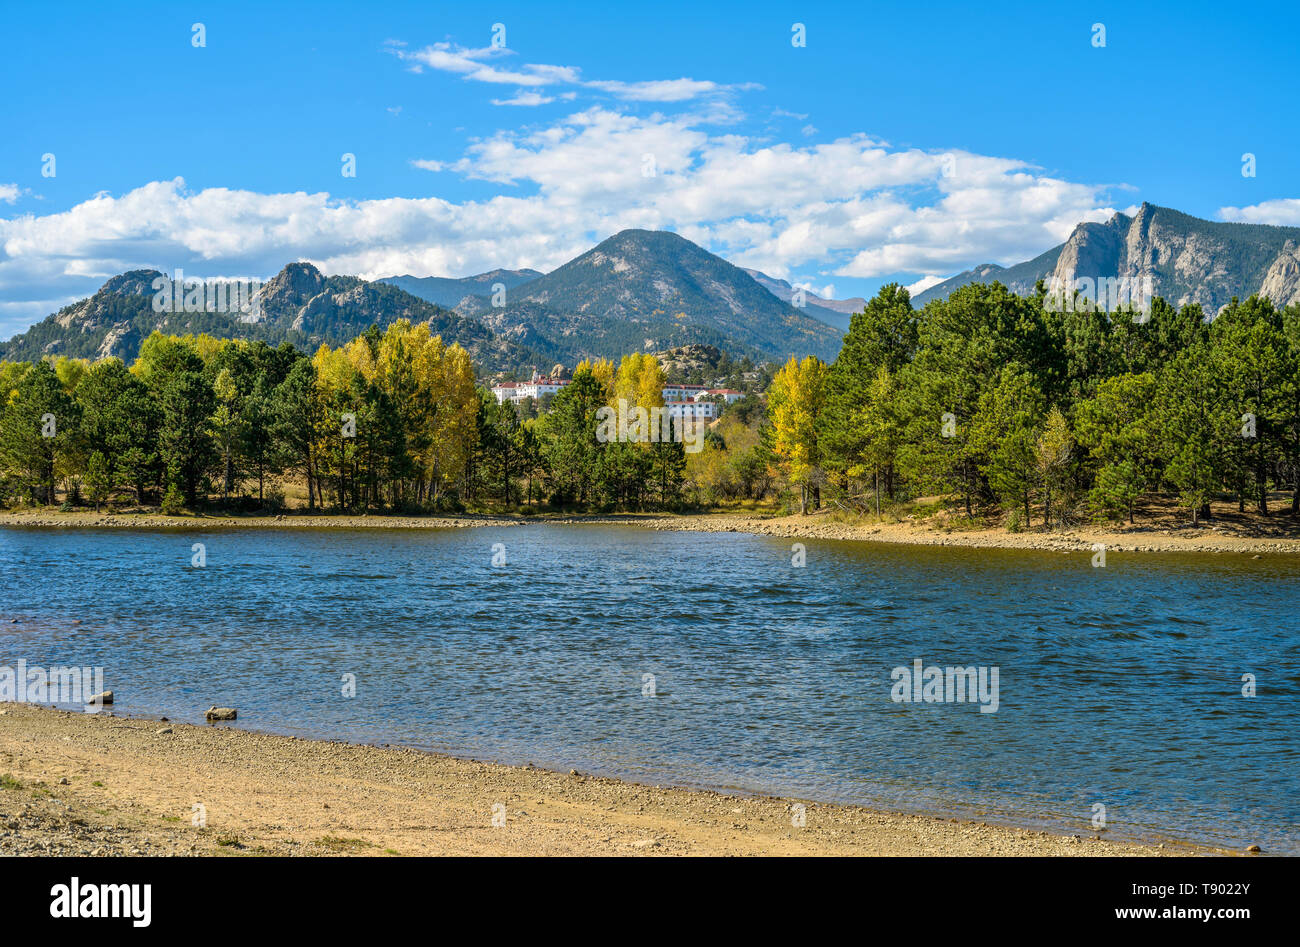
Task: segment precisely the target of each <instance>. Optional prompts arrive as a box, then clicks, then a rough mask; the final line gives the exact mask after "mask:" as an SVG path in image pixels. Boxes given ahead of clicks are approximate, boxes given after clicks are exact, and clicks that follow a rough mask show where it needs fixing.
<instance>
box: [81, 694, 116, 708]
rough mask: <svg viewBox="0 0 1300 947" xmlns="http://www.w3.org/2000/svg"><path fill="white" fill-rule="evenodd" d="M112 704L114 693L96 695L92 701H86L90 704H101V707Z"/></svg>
mask: <svg viewBox="0 0 1300 947" xmlns="http://www.w3.org/2000/svg"><path fill="white" fill-rule="evenodd" d="M112 702H113V692H112V691H104V692H103V693H102V694H96V695H95V696H94V697H92V698H90V700H88V701H86V703H88V704H99V705H101V706H102V705H104V704H111V703H112Z"/></svg>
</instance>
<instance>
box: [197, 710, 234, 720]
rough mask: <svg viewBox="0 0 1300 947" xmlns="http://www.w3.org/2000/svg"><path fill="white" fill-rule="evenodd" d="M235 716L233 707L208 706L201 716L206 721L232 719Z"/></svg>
mask: <svg viewBox="0 0 1300 947" xmlns="http://www.w3.org/2000/svg"><path fill="white" fill-rule="evenodd" d="M235 716H236V713H235V708H234V707H209V708H208V712H207V713H206V714H204V715H203V718H204V719H205V720H208V721H214V720H234V719H235Z"/></svg>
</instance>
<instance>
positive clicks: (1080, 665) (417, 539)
mask: <svg viewBox="0 0 1300 947" xmlns="http://www.w3.org/2000/svg"><path fill="white" fill-rule="evenodd" d="M195 542H202V543H204V544H205V546H206V555H207V566H206V568H202V569H197V568H193V567H192V566H191V564H190V563H191V555H192V553H191V544H192V543H195ZM498 542H500V543H504V544H505V556H506V559H507V562H506V565H505V566H504V567H501V568H493V567H492V565H491V559H492V548H491V547H492V545H493V544H494V543H498ZM805 543H806V544H807V547H808V563H807V566H806V568H801V569H800V568H792V567H791V564H790V560H791V550H790V541H789V540H785V541H782V540H777V539H771V538H767V537H756V536H748V535H744V534H734V533H710V534H701V533H674V532H652V531H646V530H638V529H634V528H623V527H606V526H591V527H581V526H562V527H561V526H550V527H548V526H543V525H538V526H525V527H511V528H491V527H489V528H481V529H464V530H423V529H421V530H398V529H392V530H383V529H376V530H348V531H344V530H329V531H325V530H322V531H304V530H283V531H267V530H242V531H235V530H230V531H211V532H202V531H186V532H181V531H130V530H123V529H111V530H102V531H94V530H76V531H73V530H66V531H65V530H58V531H54V530H49V531H35V530H32V531H28V530H15V529H8V530H0V588H3V592H2V593H0V596H2V597H0V615H3V621H4V623H3V624H0V665H9V666H13V665H14V664H15V663H16V661H17V660H18V659H20V658H22V659H25V660H26V661H27V662H28V664H29V665H40V666H51V665H63V664H70V665H78V666H83V665H102V666H103V667H104V668H105V673H106V686H108V687H109V688H111V689H112V690H113V691H114V692H115V694H116V701H117V703H116V705H115V707H114V710H115V711H116V712H119V713H165V714H167V715H168V716H171V717H173V718H176V719H183V720H198V719H201V715H202V711H203V710H204V709H206V708H207V707H208V706H209V705H211V704H214V703H215V704H222V705H230V706H234V707H238V708H239V725H241V726H246V727H250V728H254V729H262V730H270V731H279V732H286V733H297V734H301V735H307V736H325V737H331V738H336V739H345V740H353V741H364V742H372V743H392V744H403V745H411V746H418V747H423V748H428V749H434V750H441V751H447V752H451V753H454V754H457V755H462V756H471V757H475V758H480V759H496V760H501V761H505V762H532V763H535V764H537V765H540V766H547V767H552V768H559V769H567V768H569V767H576V768H578V769H581V770H584V771H591V772H598V773H604V774H608V775H614V776H621V777H625V778H631V779H636V780H639V781H645V782H651V783H660V784H680V785H693V786H707V787H718V788H731V789H740V790H746V791H754V792H763V793H772V794H779V795H791V796H796V797H800V798H808V799H818V800H838V801H848V802H857V803H863V804H868V805H872V804H874V805H883V806H886V807H889V808H895V809H903V810H916V811H937V812H943V813H951V814H981V815H986V816H988V817H991V818H993V819H995V820H1001V821H1011V822H1016V823H1031V824H1045V825H1048V826H1051V827H1054V828H1062V827H1069V828H1072V829H1073V830H1084V829H1086V828H1087V827H1088V824H1089V820H1090V819H1091V817H1092V807H1093V804H1094V803H1102V804H1103V805H1105V806H1106V815H1107V820H1108V824H1109V830H1108V831H1110V832H1111V833H1112V834H1115V835H1123V836H1136V837H1146V836H1151V835H1168V836H1174V837H1179V838H1187V839H1192V840H1196V841H1202V842H1208V843H1213V844H1223V845H1231V846H1240V845H1245V844H1249V843H1250V842H1258V843H1259V844H1261V845H1262V846H1263V847H1264V848H1265V850H1267V851H1273V852H1289V853H1292V854H1300V827H1298V826H1300V648H1298V644H1300V560H1298V559H1296V558H1291V557H1265V558H1263V559H1259V560H1252V559H1250V558H1249V557H1246V556H1210V555H1204V556H1202V555H1154V554H1142V555H1136V554H1130V555H1124V554H1119V553H1110V554H1108V557H1107V565H1106V568H1101V569H1098V568H1092V567H1091V554H1090V553H1072V554H1068V555H1066V554H1061V553H1042V552H1039V553H1030V552H1021V551H1011V550H959V549H954V548H934V547H930V548H908V547H901V546H888V545H875V544H860V543H848V542H824V541H818V540H805ZM13 617H17V618H18V619H19V623H18V624H10V622H9V620H10V619H11V618H13ZM74 622H79V623H74ZM916 658H921V659H922V660H923V661H924V662H925V664H926V665H930V664H934V665H940V666H946V665H964V666H969V665H986V666H997V667H998V668H999V708H998V711H997V712H996V713H987V714H982V713H979V712H978V708H977V706H976V705H974V704H969V703H966V704H956V703H953V704H942V703H931V704H924V703H920V704H903V703H896V702H894V701H892V700H891V698H890V688H891V681H890V671H891V669H893V668H894V667H897V666H910V665H911V663H912V661H913V660H914V659H916ZM1246 673H1250V674H1254V675H1255V676H1256V678H1257V680H1258V696H1256V697H1255V698H1253V699H1249V698H1246V697H1243V696H1242V695H1241V687H1242V675H1243V674H1246ZM345 674H355V675H356V681H357V685H356V686H357V696H356V697H355V698H353V699H345V698H344V697H342V696H341V688H342V679H343V676H344V675H345ZM647 674H652V675H654V685H655V692H656V696H654V697H647V696H644V695H643V693H642V690H643V682H644V681H645V678H644V675H647Z"/></svg>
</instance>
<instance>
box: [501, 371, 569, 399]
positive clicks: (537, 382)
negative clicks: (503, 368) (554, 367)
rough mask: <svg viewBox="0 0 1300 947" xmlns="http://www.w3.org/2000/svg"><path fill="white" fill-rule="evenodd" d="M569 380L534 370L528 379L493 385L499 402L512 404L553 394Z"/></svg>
mask: <svg viewBox="0 0 1300 947" xmlns="http://www.w3.org/2000/svg"><path fill="white" fill-rule="evenodd" d="M569 381H570V379H568V378H547V377H546V376H545V375H539V374H537V372H533V377H532V378H530V379H529V380H528V381H504V382H502V383H501V384H499V385H493V386H492V394H494V395H496V396H497V404H505V403H506V402H507V401H509V402H510V403H511V404H519V403H520V402H521V401H523V400H524V399H525V398H532V399H533V400H534V401H536V400H538V399H539V398H541V397H542V395H553V394H555V393H556V392H557V391H559V390H560V389H561V388H563V387H564V386H565V385H567V384H568V383H569Z"/></svg>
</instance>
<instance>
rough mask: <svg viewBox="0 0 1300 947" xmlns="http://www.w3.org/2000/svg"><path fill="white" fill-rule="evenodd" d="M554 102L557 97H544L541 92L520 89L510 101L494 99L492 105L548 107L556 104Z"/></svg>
mask: <svg viewBox="0 0 1300 947" xmlns="http://www.w3.org/2000/svg"><path fill="white" fill-rule="evenodd" d="M554 101H555V97H554V96H552V95H542V94H541V93H540V92H529V91H525V90H524V89H520V90H519V91H518V92H516V93H515V94H514V96H513V97H511V98H509V99H493V100H492V104H493V105H523V106H532V105H546V104H547V103H549V102H554Z"/></svg>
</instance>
